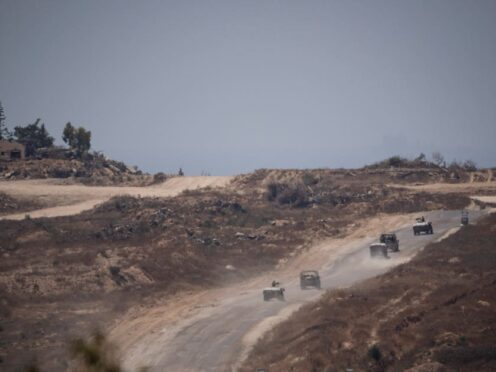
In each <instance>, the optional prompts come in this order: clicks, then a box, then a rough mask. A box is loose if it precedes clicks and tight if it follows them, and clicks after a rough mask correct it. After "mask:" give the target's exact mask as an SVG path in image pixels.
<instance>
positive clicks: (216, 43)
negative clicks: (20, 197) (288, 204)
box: [0, 0, 496, 175]
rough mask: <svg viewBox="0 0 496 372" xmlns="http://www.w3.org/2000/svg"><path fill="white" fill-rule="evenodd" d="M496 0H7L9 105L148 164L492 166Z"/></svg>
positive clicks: (210, 168) (201, 167) (2, 63)
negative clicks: (429, 160) (438, 160)
mask: <svg viewBox="0 0 496 372" xmlns="http://www.w3.org/2000/svg"><path fill="white" fill-rule="evenodd" d="M495 14H496V2H495V1H490V0H480V1H477V2H467V1H464V0H439V1H436V2H408V1H392V0H378V1H374V2H369V1H356V2H338V1H331V2H329V1H324V0H313V1H310V2H300V1H293V0H288V1H285V2H279V1H276V0H266V1H257V0H255V1H252V2H240V1H227V0H215V1H212V2H202V1H194V0H187V1H180V2H178V1H173V0H169V1H155V0H152V1H149V2H144V3H136V2H134V1H131V0H121V1H114V0H110V1H106V2H100V1H96V0H88V1H85V2H66V1H63V0H53V1H50V2H39V1H36V0H23V1H16V0H3V1H2V2H1V5H0V50H1V51H2V54H1V56H0V81H1V82H2V84H1V85H0V101H1V102H2V104H3V107H4V109H5V114H6V116H7V124H8V126H9V127H10V128H12V127H14V126H17V125H22V126H24V125H26V124H29V123H32V122H34V121H35V119H36V118H38V117H40V118H41V119H42V121H43V122H45V124H46V126H47V128H48V130H49V131H50V132H51V134H52V135H53V136H54V137H55V139H56V142H57V144H60V143H61V134H62V129H63V127H64V125H65V124H66V123H67V122H69V121H70V122H71V123H72V124H73V125H75V126H83V127H85V128H86V129H88V130H91V132H92V135H93V136H92V147H93V149H95V150H98V151H102V150H103V152H104V153H105V154H106V155H107V156H109V157H110V158H113V159H116V160H120V161H123V162H125V163H126V164H129V165H137V166H138V167H139V168H140V169H143V170H144V171H147V172H151V173H155V172H159V171H162V172H166V173H173V172H176V171H177V170H178V169H179V168H180V167H181V168H183V169H184V170H185V172H186V174H194V175H199V174H201V173H202V172H204V173H205V172H206V173H210V174H218V175H233V174H240V173H246V172H249V171H252V170H255V169H260V168H269V169H284V168H297V169H310V168H359V167H361V166H364V165H366V164H371V163H373V162H375V161H380V160H382V159H385V158H387V157H389V156H392V155H396V154H397V155H400V156H404V157H410V158H411V157H415V156H418V154H420V153H422V152H423V153H425V154H426V155H427V156H430V155H431V153H432V152H434V151H437V152H440V153H442V154H443V155H444V157H445V158H446V161H447V162H448V163H449V162H451V161H452V160H457V161H460V160H461V161H463V160H467V159H470V160H473V161H475V162H476V163H477V165H478V166H480V167H491V166H493V165H494V164H496V148H495V146H494V139H495V138H496V105H495V104H494V102H495V101H496V70H495V69H494V66H495V65H496V22H495Z"/></svg>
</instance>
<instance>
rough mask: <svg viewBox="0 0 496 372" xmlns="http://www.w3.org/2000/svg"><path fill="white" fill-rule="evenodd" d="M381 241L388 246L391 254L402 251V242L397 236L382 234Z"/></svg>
mask: <svg viewBox="0 0 496 372" xmlns="http://www.w3.org/2000/svg"><path fill="white" fill-rule="evenodd" d="M379 241H380V242H381V243H384V244H386V246H387V248H388V249H389V250H390V251H391V252H398V251H399V250H400V241H399V240H398V238H397V237H396V234H381V236H380V238H379Z"/></svg>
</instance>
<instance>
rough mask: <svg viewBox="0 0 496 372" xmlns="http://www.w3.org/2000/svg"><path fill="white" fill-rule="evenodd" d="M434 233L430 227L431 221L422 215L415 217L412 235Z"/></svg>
mask: <svg viewBox="0 0 496 372" xmlns="http://www.w3.org/2000/svg"><path fill="white" fill-rule="evenodd" d="M421 233H425V234H434V229H433V228H432V222H430V221H426V220H425V219H424V217H420V218H417V222H416V223H415V225H413V235H420V234H421Z"/></svg>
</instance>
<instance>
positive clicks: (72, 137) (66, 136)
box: [62, 122, 76, 147]
mask: <svg viewBox="0 0 496 372" xmlns="http://www.w3.org/2000/svg"><path fill="white" fill-rule="evenodd" d="M62 140H63V141H64V142H65V143H67V144H68V145H69V146H70V147H75V145H76V128H74V127H73V126H72V124H71V122H68V123H67V124H66V125H65V127H64V131H63V132H62Z"/></svg>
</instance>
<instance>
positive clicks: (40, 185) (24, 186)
mask: <svg viewBox="0 0 496 372" xmlns="http://www.w3.org/2000/svg"><path fill="white" fill-rule="evenodd" d="M231 179H232V178H231V177H211V176H209V177H206V176H198V177H172V178H168V179H167V180H166V181H165V182H161V183H158V184H155V185H152V186H86V185H81V184H77V183H73V182H66V181H63V180H54V179H50V180H20V181H14V182H11V181H8V182H0V192H2V193H4V194H6V195H8V196H9V197H10V198H14V199H16V200H19V201H23V202H24V203H25V204H26V202H29V203H31V204H32V205H33V208H24V209H23V210H18V209H17V210H16V209H14V208H12V209H10V210H9V211H10V212H11V213H5V214H4V215H3V216H2V217H0V219H14V220H19V219H23V218H24V217H25V215H26V213H19V212H29V213H28V214H29V215H30V217H31V218H39V217H59V216H70V215H75V214H78V213H81V212H83V211H86V210H90V209H92V208H93V207H94V206H96V205H98V204H100V203H103V202H105V201H107V200H109V199H110V198H112V197H114V196H123V195H129V196H137V197H162V198H163V197H171V196H176V195H178V194H180V193H181V192H183V191H186V190H196V189H198V188H207V187H208V188H210V189H213V188H218V187H226V186H228V185H229V182H230V181H231ZM34 206H38V208H35V207H34ZM16 212H17V213H16Z"/></svg>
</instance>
